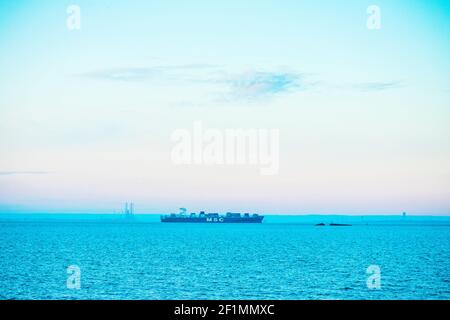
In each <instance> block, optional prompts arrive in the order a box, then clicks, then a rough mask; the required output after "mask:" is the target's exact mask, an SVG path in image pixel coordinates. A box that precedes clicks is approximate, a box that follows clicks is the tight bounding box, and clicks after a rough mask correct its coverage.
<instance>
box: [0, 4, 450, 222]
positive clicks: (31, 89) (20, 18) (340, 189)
mask: <svg viewBox="0 0 450 320" xmlns="http://www.w3.org/2000/svg"><path fill="white" fill-rule="evenodd" d="M70 5H76V6H78V8H79V9H80V16H79V17H80V20H79V21H80V28H79V29H71V28H69V27H68V24H67V20H68V19H69V18H70V17H72V12H69V13H68V12H67V9H68V7H69V6H70ZM371 5H375V6H377V7H378V8H379V10H380V11H379V12H380V15H379V18H380V19H379V21H380V27H381V28H379V29H370V28H368V25H367V20H368V19H369V18H370V17H371V13H368V12H367V8H368V7H369V6H371ZM449 53H450V2H449V1H437V0H436V1H413V0H408V1H406V0H399V1H381V0H380V1H378V0H374V1H363V0H359V1H356V0H349V1H331V0H321V1H298V0H295V1H294V0H292V1H291V0H283V1H267V0H262V1H261V0H260V1H256V0H255V1H245V3H243V1H237V0H228V1H189V2H188V1H130V0H127V1H125V0H115V1H100V0H95V1H93V0H89V1H81V0H78V1H77V0H72V1H50V0H43V1H32V0H29V1H21V0H18V1H4V0H1V1H0V70H1V72H0V212H3V213H12V212H18V213H31V212H47V213H115V212H119V211H120V210H121V208H122V206H123V203H124V202H125V201H133V202H134V203H135V208H136V212H137V213H167V212H172V211H177V210H178V208H179V207H187V208H188V209H189V210H192V211H198V210H206V211H212V212H225V211H237V212H239V211H241V212H243V211H245V212H257V213H274V214H334V213H336V214H394V215H399V214H401V213H402V212H403V211H406V212H407V213H408V214H417V215H419V214H427V215H428V214H430V215H448V214H450V126H449V124H450V123H449V122H450V77H449V74H450V56H449ZM196 121H197V122H198V121H200V122H201V123H202V125H203V127H206V128H214V129H217V130H219V131H221V132H225V130H227V129H234V128H241V129H249V128H257V129H276V130H279V152H278V158H279V171H278V172H277V174H273V175H261V174H260V171H259V168H258V167H257V166H256V167H255V166H254V165H219V164H216V165H214V164H213V165H205V164H203V165H202V164H200V165H198V164H197V165H195V164H185V165H177V164H175V163H174V162H173V161H172V159H171V152H172V150H173V148H174V142H173V141H172V140H171V135H172V134H173V132H174V131H176V130H180V129H184V130H192V128H193V124H194V123H195V122H196Z"/></svg>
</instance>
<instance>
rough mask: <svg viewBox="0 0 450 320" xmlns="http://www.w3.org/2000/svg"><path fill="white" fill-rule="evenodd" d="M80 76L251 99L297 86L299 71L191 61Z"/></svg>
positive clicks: (89, 73)
mask: <svg viewBox="0 0 450 320" xmlns="http://www.w3.org/2000/svg"><path fill="white" fill-rule="evenodd" d="M82 75H83V76H86V77H90V78H96V79H103V80H111V81H126V82H136V81H148V82H158V83H185V84H208V85H215V86H218V87H219V88H218V89H219V91H222V92H223V93H224V94H226V95H228V96H231V97H232V98H233V99H241V98H242V99H251V98H257V97H261V96H265V97H267V96H268V95H275V94H280V93H285V92H288V91H290V90H294V89H300V88H302V86H301V85H300V80H301V79H302V78H303V77H302V76H303V75H302V74H300V73H294V72H279V71H247V72H241V73H239V72H229V71H227V70H225V68H223V67H221V66H214V65H206V64H191V65H178V66H176V65H175V66H155V67H145V68H141V67H138V68H117V69H104V70H97V71H93V72H88V73H84V74H82Z"/></svg>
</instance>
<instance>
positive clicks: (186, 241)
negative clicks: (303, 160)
mask: <svg viewBox="0 0 450 320" xmlns="http://www.w3.org/2000/svg"><path fill="white" fill-rule="evenodd" d="M158 219H159V217H158V216H156V215H155V216H153V215H148V216H144V215H142V216H139V215H137V216H136V217H135V219H134V220H132V221H126V220H122V219H119V218H117V217H115V216H109V215H6V214H5V215H0V268H1V272H0V298H1V299H450V273H449V270H450V217H407V218H406V219H404V218H401V217H383V216H371V217H346V216H296V217H276V216H268V217H266V220H265V222H264V223H263V224H254V225H253V224H223V225H217V224H216V225H211V224H163V223H160V222H159V220H158ZM318 222H325V223H330V222H336V223H352V224H353V226H351V227H329V226H327V227H315V226H314V224H315V223H318ZM70 265H77V266H79V268H80V270H81V277H80V285H81V287H80V289H78V290H77V289H70V288H67V285H66V281H67V277H68V276H69V275H68V274H67V267H68V266H70ZM370 265H377V266H379V267H380V269H381V280H380V284H381V287H380V288H379V289H369V288H368V287H367V284H366V281H367V278H368V277H369V276H370V275H369V274H367V273H366V269H367V267H368V266H370Z"/></svg>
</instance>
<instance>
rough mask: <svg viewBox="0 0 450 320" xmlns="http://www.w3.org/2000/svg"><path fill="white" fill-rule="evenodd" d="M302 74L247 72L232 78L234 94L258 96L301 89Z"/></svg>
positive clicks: (248, 96) (236, 95) (238, 95)
mask: <svg viewBox="0 0 450 320" xmlns="http://www.w3.org/2000/svg"><path fill="white" fill-rule="evenodd" d="M300 79H301V75H300V74H295V73H282V72H258V71H252V72H246V73H243V74H241V75H237V76H236V77H235V78H234V79H231V80H230V85H231V90H232V95H233V96H235V97H238V98H255V97H256V98H257V97H261V96H267V95H273V94H279V93H284V92H288V91H290V90H292V89H300V88H301V86H300Z"/></svg>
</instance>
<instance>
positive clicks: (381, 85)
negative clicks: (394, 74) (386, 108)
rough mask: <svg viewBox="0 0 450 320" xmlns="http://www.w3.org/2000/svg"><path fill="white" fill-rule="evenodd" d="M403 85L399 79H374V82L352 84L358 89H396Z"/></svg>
mask: <svg viewBox="0 0 450 320" xmlns="http://www.w3.org/2000/svg"><path fill="white" fill-rule="evenodd" d="M402 86H403V83H402V82H401V81H386V82H383V81H376V82H363V83H359V84H356V85H354V86H353V87H354V88H355V89H357V90H360V91H384V90H389V89H396V88H400V87H402Z"/></svg>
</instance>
